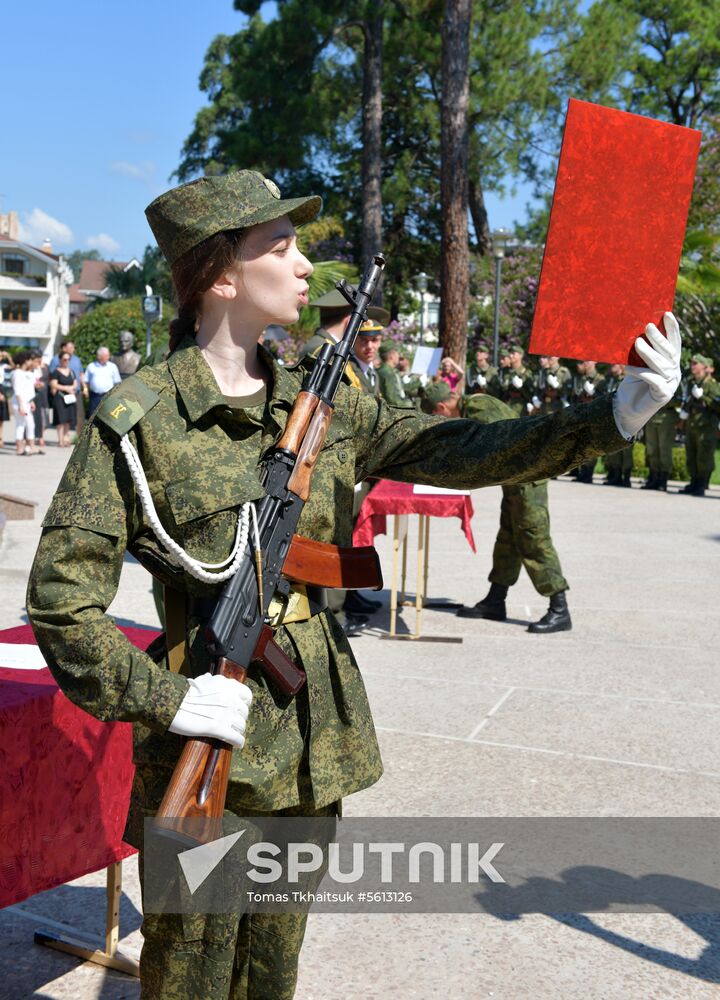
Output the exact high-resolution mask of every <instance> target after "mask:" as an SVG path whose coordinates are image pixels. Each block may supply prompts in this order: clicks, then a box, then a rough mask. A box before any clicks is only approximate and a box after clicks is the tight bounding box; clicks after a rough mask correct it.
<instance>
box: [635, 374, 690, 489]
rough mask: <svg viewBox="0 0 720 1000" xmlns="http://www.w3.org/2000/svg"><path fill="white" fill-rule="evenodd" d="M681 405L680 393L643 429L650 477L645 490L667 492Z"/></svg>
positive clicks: (643, 487) (646, 481)
mask: <svg viewBox="0 0 720 1000" xmlns="http://www.w3.org/2000/svg"><path fill="white" fill-rule="evenodd" d="M680 405H681V395H680V392H678V393H676V395H675V398H674V399H671V400H670V402H669V403H668V404H667V405H666V406H663V407H662V408H661V409H660V410H658V412H657V413H656V414H655V415H654V416H653V417H651V418H650V420H649V421H648V422H647V423H646V424H645V427H644V428H643V439H644V441H645V464H646V465H647V467H648V477H647V479H646V480H645V483H644V484H643V486H642V489H644V490H662V491H663V492H665V493H666V492H667V484H668V478H669V476H670V475H671V474H672V468H673V444H674V443H675V431H676V428H677V423H678V410H679V408H680Z"/></svg>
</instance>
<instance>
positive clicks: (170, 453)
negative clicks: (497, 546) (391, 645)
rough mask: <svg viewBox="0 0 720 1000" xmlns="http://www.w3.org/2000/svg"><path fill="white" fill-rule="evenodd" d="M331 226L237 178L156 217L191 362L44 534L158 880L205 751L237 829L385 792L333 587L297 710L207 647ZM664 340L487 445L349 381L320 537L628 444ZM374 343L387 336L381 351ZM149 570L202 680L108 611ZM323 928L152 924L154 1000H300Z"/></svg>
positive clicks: (327, 464) (72, 640)
mask: <svg viewBox="0 0 720 1000" xmlns="http://www.w3.org/2000/svg"><path fill="white" fill-rule="evenodd" d="M320 205H321V200H320V198H317V197H305V198H293V199H282V197H281V194H280V191H279V190H278V188H277V186H276V185H275V184H274V183H273V182H272V181H271V180H269V179H267V178H265V177H263V176H262V175H261V174H259V173H257V172H256V171H253V170H238V171H234V172H232V173H229V174H226V175H223V176H211V177H201V178H199V179H198V180H195V181H192V182H191V183H189V184H185V185H182V186H180V187H178V188H175V189H174V190H172V191H169V192H166V193H165V194H164V195H161V196H160V197H159V198H157V199H156V200H155V201H154V202H153V203H152V204H151V205H150V206H149V207H148V209H147V216H148V220H149V222H150V225H151V228H152V230H153V233H154V234H155V236H156V238H157V240H158V243H159V245H160V249H161V250H162V252H163V253H164V255H165V257H166V258H167V260H168V263H169V264H170V266H171V268H172V275H173V282H174V285H175V289H176V294H177V299H178V317H177V319H176V320H174V321H173V324H172V327H171V339H170V354H169V357H168V360H167V361H166V362H163V363H162V364H159V365H157V366H146V367H144V368H141V369H140V370H139V371H138V372H137V373H136V374H135V375H132V376H130V378H128V379H126V380H125V381H124V382H122V383H120V384H119V385H118V386H117V387H116V388H115V390H113V392H112V393H110V394H109V395H108V396H107V397H106V398H104V399H103V401H102V402H101V404H100V406H99V407H98V410H97V413H96V415H95V418H94V419H93V420H92V421H90V422H88V423H87V424H86V426H85V430H84V432H83V434H82V435H81V438H80V441H79V442H78V444H77V445H76V447H75V450H74V452H73V455H72V457H71V459H70V462H69V464H68V466H67V468H66V470H65V474H64V476H63V480H62V483H61V485H60V488H59V489H58V492H57V493H56V495H55V497H54V499H53V501H52V503H51V504H50V507H49V509H48V512H47V514H46V516H45V518H44V520H43V533H42V537H41V540H40V543H39V546H38V551H37V554H36V556H35V561H34V564H33V567H32V570H31V572H30V579H29V584H28V594H27V608H28V616H29V618H30V621H31V623H32V626H33V629H34V632H35V637H36V639H37V642H38V646H39V648H40V651H41V653H42V655H43V657H44V659H45V661H46V663H47V664H48V666H49V668H50V670H51V672H52V674H53V676H54V677H55V679H56V681H57V683H58V684H59V685H60V687H61V689H62V690H63V691H64V692H65V693H66V694H67V695H68V696H69V697H70V698H71V699H72V701H73V702H74V703H75V704H77V705H79V706H80V707H82V708H83V709H85V710H86V711H88V712H89V713H90V714H92V715H94V716H96V717H97V718H100V719H103V720H104V721H108V722H110V721H123V722H131V723H132V724H133V742H134V753H133V760H134V763H135V774H134V784H133V794H132V796H131V809H130V815H129V817H128V826H127V828H126V833H125V838H124V839H125V840H126V841H128V842H129V843H131V844H133V845H134V846H136V847H138V848H139V849H140V851H141V855H140V863H141V864H142V863H143V857H144V854H143V820H144V819H145V818H151V817H152V816H154V815H155V813H156V811H157V808H158V805H159V802H160V800H161V798H162V795H163V793H164V791H165V789H166V787H167V782H168V780H169V778H170V776H171V774H172V770H173V767H174V765H175V764H176V762H177V760H178V757H179V755H180V753H181V752H182V749H183V746H184V742H183V739H182V737H184V736H190V737H193V738H202V739H210V740H214V739H219V740H221V741H223V742H225V743H228V744H231V745H232V746H233V747H234V748H235V749H234V750H233V753H232V762H231V769H230V781H229V786H228V799H227V803H226V813H227V814H228V815H229V816H248V815H250V816H256V817H257V816H268V815H270V816H287V815H291V816H292V815H294V816H297V815H301V816H310V817H319V818H327V819H328V820H329V821H330V822H332V821H333V820H334V819H335V818H336V817H337V815H338V812H339V808H340V801H341V799H342V798H343V797H344V796H346V795H349V794H351V793H353V792H356V791H359V790H360V789H362V788H366V787H368V786H369V785H372V784H373V783H374V782H376V781H377V780H378V779H379V778H380V776H381V774H382V761H381V758H380V751H379V748H378V744H377V739H376V736H375V730H374V726H373V720H372V715H371V712H370V707H369V704H368V699H367V695H366V692H365V688H364V686H363V682H362V678H361V674H360V671H359V669H358V666H357V663H356V661H355V659H354V657H353V654H352V650H351V648H350V645H349V643H348V641H347V639H346V637H345V636H344V634H343V632H342V630H341V629H340V628H339V626H338V624H337V622H336V620H335V618H334V617H333V616H332V615H331V614H329V613H328V612H327V610H326V609H325V607H324V606H323V604H322V593H321V592H320V591H319V590H317V591H316V593H315V597H314V599H313V602H312V603H311V601H310V595H307V596H306V599H305V602H304V604H302V602H297V608H298V610H297V614H296V616H295V617H294V619H293V620H292V621H289V619H288V618H287V617H286V618H285V620H284V621H282V620H278V619H277V618H273V617H272V616H271V617H270V624H271V626H272V627H273V630H274V639H275V641H276V642H277V643H278V644H279V645H280V646H281V648H282V649H283V650H284V651H285V653H286V654H287V655H288V656H290V657H292V658H293V659H294V660H295V662H296V663H297V665H298V667H299V668H300V669H302V670H303V671H304V672H305V675H306V684H305V685H304V686H303V687H302V688H301V689H300V691H299V692H298V694H297V695H296V696H295V697H294V698H291V699H285V698H280V699H279V698H278V697H277V695H276V693H275V692H274V691H273V688H272V686H271V685H270V684H268V683H267V681H266V680H265V678H264V677H262V675H261V673H260V670H259V667H258V665H257V664H255V663H251V664H250V665H249V669H248V674H247V681H246V682H245V683H242V684H240V683H238V682H237V681H234V680H231V679H229V678H228V677H225V676H223V675H221V674H217V673H213V672H212V666H213V664H212V661H211V657H210V654H209V652H208V650H207V647H206V644H205V642H204V641H203V639H202V635H203V630H204V627H205V624H206V622H207V617H208V614H209V613H210V614H211V613H212V608H213V606H214V605H215V603H216V601H217V598H218V596H219V593H220V591H221V582H220V581H217V580H216V579H215V578H214V577H213V578H211V580H210V582H208V581H207V580H206V578H205V576H204V573H206V572H209V569H212V568H213V566H214V565H216V564H218V563H221V564H222V565H224V564H225V563H227V562H228V561H229V560H228V553H235V551H236V547H235V540H236V538H237V537H238V524H239V521H238V519H239V518H241V517H242V516H243V513H242V511H244V516H245V517H248V515H249V508H248V507H246V506H244V505H245V504H249V503H252V502H254V501H257V500H259V499H260V498H261V497H262V496H263V495H264V491H263V488H262V485H261V482H262V468H263V458H264V456H265V455H266V454H267V452H268V450H269V449H270V448H272V447H273V446H274V445H275V444H276V443H277V442H278V441H279V440H280V438H281V435H282V433H283V427H284V426H285V422H286V421H287V415H288V412H289V411H290V409H291V407H292V405H293V402H294V401H295V399H296V397H297V394H298V392H299V391H300V388H301V385H302V383H303V376H304V371H303V370H302V366H299V367H297V368H291V367H284V366H282V365H279V364H278V363H277V361H275V360H274V359H273V357H272V355H271V354H270V353H269V352H268V351H266V350H265V349H264V348H263V347H262V346H258V341H259V339H260V336H261V334H262V331H263V329H264V328H265V327H266V326H267V325H268V324H270V323H279V324H281V325H283V326H287V325H291V324H293V323H296V322H297V320H298V317H299V313H300V309H301V308H302V307H304V306H305V305H307V291H308V280H307V279H308V277H309V275H310V274H311V272H312V265H311V263H310V262H309V261H308V260H307V259H306V258H305V257H304V256H303V254H302V253H301V252H300V250H299V248H298V246H297V241H296V233H295V226H298V225H302V224H303V223H305V222H308V221H310V219H312V218H314V217H315V216H316V215H317V213H318V211H319V209H320ZM664 322H665V326H666V330H667V333H668V337H667V338H666V337H664V336H662V335H661V334H660V332H659V331H658V330H657V329H656V328H655V327H654V326H653V325H652V324H650V325H648V326H647V327H646V337H647V340H645V339H641V338H638V340H637V341H636V349H637V350H638V353H639V354H640V355H641V357H643V359H644V360H645V362H646V364H648V366H649V367H648V368H646V369H641V370H639V371H638V373H637V374H636V375H631V376H629V377H628V378H627V379H626V380H625V382H624V383H623V385H622V386H621V387H620V390H619V391H618V393H616V395H615V396H614V397H613V398H612V399H610V398H607V399H597V400H595V401H594V402H593V403H591V404H589V405H588V406H586V407H584V408H583V410H582V411H580V410H579V409H576V408H570V409H568V410H565V411H564V412H563V413H560V414H553V415H550V416H547V417H539V418H537V419H535V420H517V421H509V422H504V421H503V422H502V423H500V424H491V425H488V426H484V425H481V424H479V423H478V422H477V421H474V420H452V421H446V420H439V419H438V418H434V417H429V416H425V415H423V414H418V413H416V412H415V411H414V410H400V409H397V408H395V407H391V406H388V405H387V404H386V403H385V402H384V401H383V400H379V399H377V398H376V397H375V396H373V395H371V394H369V393H360V392H358V391H357V390H355V389H353V388H352V387H351V386H350V385H347V384H341V385H340V387H339V390H338V393H337V396H336V399H335V411H336V418H335V419H336V421H337V423H336V422H335V420H334V421H333V424H332V426H331V434H330V435H329V437H328V439H327V440H326V441H325V443H324V445H323V447H322V449H321V452H320V455H319V457H318V464H317V469H316V475H315V476H314V478H313V483H312V486H313V488H312V492H311V493H310V497H309V500H308V502H307V504H306V505H305V507H304V509H303V512H302V516H301V518H300V523H299V526H298V529H299V531H300V533H302V534H304V535H306V536H307V537H309V538H311V539H314V540H316V541H324V542H331V543H335V544H339V545H347V544H349V542H350V539H351V533H352V497H353V490H354V486H355V483H356V482H361V481H363V480H365V479H367V478H368V477H375V478H385V479H394V480H399V481H401V482H410V483H413V482H414V483H425V484H429V485H435V486H441V487H446V488H447V487H449V488H455V489H477V488H480V487H482V486H490V485H496V484H501V483H506V484H520V483H523V482H528V481H533V480H538V479H541V478H544V477H546V476H552V475H556V474H558V473H560V472H562V471H564V470H565V469H567V468H568V467H569V466H570V465H577V464H578V463H580V462H583V461H585V460H586V459H587V458H588V456H590V455H595V454H604V453H606V452H608V451H610V450H612V449H613V448H620V447H623V446H624V444H625V442H626V441H628V440H630V439H631V438H632V437H633V436H634V435H635V434H637V433H638V431H639V430H640V428H641V427H642V426H643V425H644V424H645V423H646V422H647V420H648V419H649V418H650V416H651V415H652V414H653V413H654V412H655V411H656V410H657V409H658V408H659V407H660V406H661V405H663V403H665V402H666V401H667V400H668V399H670V398H671V396H672V394H673V393H674V391H675V388H676V386H677V381H678V379H679V368H678V361H679V355H680V346H681V345H680V336H679V331H678V328H677V323H676V321H675V319H674V317H672V316H671V315H670V314H669V313H668V314H666V316H665V319H664ZM372 337H374V331H373V330H370V331H368V330H366V331H365V332H364V336H362V337H360V338H358V340H359V341H363V340H367V339H369V338H372ZM378 341H379V331H378ZM375 349H377V348H375ZM369 353H370V352H369V351H368V352H367V353H366V354H365V358H366V360H365V361H363V359H362V357H361V351H360V349H359V348H358V349H356V356H357V357H358V359H359V361H358V363H359V364H360V369H361V371H362V372H363V375H365V374H367V373H366V370H365V367H364V365H371V363H372V358H371V357H368V354H369ZM471 398H473V397H471ZM476 398H489V397H476ZM248 523H249V522H248V521H245V524H246V525H248ZM162 539H166V542H165V543H163V541H162ZM168 542H170V544H172V545H175V546H177V547H178V548H177V552H178V556H177V558H182V565H179V564H178V562H177V559H176V558H171V557H170V556H169V555H168V551H167V549H166V548H165V544H167V543H168ZM126 551H129V552H131V553H132V554H133V555H134V556H136V558H138V559H139V560H140V562H141V563H142V564H143V565H144V566H146V567H147V568H148V569H149V570H150V571H151V572H152V573H153V575H155V576H158V577H159V578H160V579H161V580H162V581H163V583H164V584H166V585H167V586H169V587H171V588H172V589H173V590H174V591H175V592H176V594H177V596H178V598H179V600H180V602H181V606H182V607H183V608H185V611H186V616H182V621H180V622H176V626H178V625H179V626H180V628H181V633H180V634H181V635H182V636H184V637H186V643H185V645H184V653H185V656H184V659H183V661H182V664H180V663H178V664H176V666H175V667H173V666H172V661H171V660H170V658H169V656H168V648H169V647H168V645H167V643H166V637H165V636H162V637H161V638H160V640H159V641H158V642H156V643H155V646H154V657H151V656H149V655H148V654H147V653H144V652H142V651H140V650H139V649H137V648H135V647H134V646H132V645H131V643H130V642H129V641H128V639H127V638H126V637H125V636H124V635H123V634H122V632H120V631H119V630H118V629H117V628H116V626H115V622H114V621H113V619H112V618H110V617H108V616H107V614H106V611H107V609H108V607H109V605H110V604H111V602H112V600H113V599H114V596H115V594H116V591H117V587H118V583H119V580H120V574H121V571H122V567H123V560H124V555H125V552H126ZM239 552H240V549H239V548H237V553H238V554H239ZM179 553H182V557H180V555H179ZM231 558H232V557H231ZM200 559H202V560H203V562H202V563H200V562H199V560H200ZM208 564H210V565H209V568H208ZM232 569H233V567H232V565H231V566H230V570H229V571H228V576H229V575H230V574H231V573H232ZM305 589H306V590H307V588H305ZM268 596H270V595H268ZM299 596H302V595H299ZM283 606H284V604H283ZM269 613H270V612H269ZM169 627H170V621H168V628H169ZM179 668H181V669H179ZM322 874H323V872H322V871H319V872H318V873H317V876H318V881H319V879H320V878H321V877H322ZM141 884H142V882H141ZM310 888H312V886H310ZM305 924H306V914H302V913H270V914H266V913H245V912H239V911H238V910H235V912H230V913H216V914H207V913H195V914H192V915H191V916H189V917H188V916H187V915H186V916H185V917H182V916H180V915H178V914H167V913H149V912H146V913H145V914H144V920H143V925H142V934H143V937H144V945H143V950H142V953H141V957H140V977H141V989H142V994H141V995H142V997H143V1000H155V998H158V997H183V996H193V997H202V998H203V1000H227V998H228V997H230V996H232V997H234V998H236V1000H241V998H244V1000H247V998H249V997H252V998H254V1000H291V998H292V997H293V996H294V993H295V984H296V978H297V963H298V957H299V953H300V949H301V946H302V941H303V936H304V933H305Z"/></svg>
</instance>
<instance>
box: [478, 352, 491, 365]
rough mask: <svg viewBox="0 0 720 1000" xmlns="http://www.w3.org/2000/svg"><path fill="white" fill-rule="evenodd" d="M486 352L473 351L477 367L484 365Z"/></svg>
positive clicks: (486, 356)
mask: <svg viewBox="0 0 720 1000" xmlns="http://www.w3.org/2000/svg"><path fill="white" fill-rule="evenodd" d="M487 359H488V352H487V351H475V360H476V361H477V363H478V364H479V365H484V364H486V363H487Z"/></svg>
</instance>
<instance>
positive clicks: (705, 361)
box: [690, 354, 713, 368]
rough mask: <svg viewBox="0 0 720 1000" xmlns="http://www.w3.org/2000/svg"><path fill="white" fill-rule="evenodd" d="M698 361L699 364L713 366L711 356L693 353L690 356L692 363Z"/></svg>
mask: <svg viewBox="0 0 720 1000" xmlns="http://www.w3.org/2000/svg"><path fill="white" fill-rule="evenodd" d="M693 362H697V363H698V364H699V365H705V367H706V368H712V364H713V362H712V358H709V357H708V356H707V355H706V354H693V356H692V357H691V358H690V364H692V363H693Z"/></svg>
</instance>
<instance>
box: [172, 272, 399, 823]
mask: <svg viewBox="0 0 720 1000" xmlns="http://www.w3.org/2000/svg"><path fill="white" fill-rule="evenodd" d="M384 266H385V259H384V257H383V256H382V255H381V254H376V255H375V257H374V258H373V261H372V263H371V264H370V266H369V267H368V269H367V271H366V272H365V275H364V276H363V279H362V281H361V282H360V285H359V287H358V288H354V287H353V286H352V285H350V284H348V282H346V281H340V282H338V284H337V286H336V287H337V288H338V290H339V291H340V292H341V293H342V294H343V295H344V296H345V298H346V299H347V301H348V302H349V304H350V305H351V306H352V312H351V314H350V320H349V322H348V325H347V327H346V329H345V334H344V336H343V338H342V340H340V341H339V342H338V343H337V344H330V343H328V344H325V345H324V346H323V347H322V349H321V350H320V353H319V354H318V357H317V360H316V362H315V365H314V366H313V368H312V369H311V370H310V371H309V372H308V373H307V375H306V376H305V379H304V381H303V384H302V387H301V389H300V392H299V393H298V395H297V398H296V399H295V402H294V404H293V408H292V410H291V412H290V414H289V416H288V420H287V424H286V426H285V430H284V432H283V434H282V437H281V438H280V440H279V441H278V443H277V445H276V446H275V447H274V449H273V450H272V451H271V452H270V454H269V456H268V457H267V460H266V461H265V465H264V478H263V489H264V496H263V497H262V499H261V500H260V501H259V502H258V504H257V518H258V530H259V536H260V553H261V555H260V557H259V558H258V557H257V553H256V552H255V551H253V549H254V546H253V545H251V542H250V539H251V537H252V533H250V537H249V538H248V545H247V548H246V551H245V556H244V558H243V561H242V563H241V564H240V567H239V569H238V571H237V573H236V574H235V575H234V576H233V577H231V579H230V580H228V582H227V583H226V584H225V585H224V587H223V589H222V591H221V593H220V596H219V597H218V599H217V604H216V605H215V609H214V611H213V612H212V615H211V617H210V620H209V622H208V625H207V629H206V634H205V638H206V642H207V648H208V651H209V653H210V655H211V658H212V663H213V667H212V670H213V673H220V674H224V675H225V676H226V677H231V678H233V679H235V680H237V681H244V680H245V678H246V676H247V670H248V667H249V666H250V664H251V663H257V664H259V665H260V667H261V668H262V670H263V671H264V672H265V674H266V676H267V677H268V678H269V679H270V681H271V682H272V683H273V684H275V685H276V686H277V688H279V690H280V691H281V692H282V693H283V694H284V695H286V696H292V695H295V694H297V692H298V691H299V690H300V688H301V687H302V686H303V684H304V683H305V674H304V672H303V671H302V670H300V669H299V668H298V667H297V666H296V664H295V663H294V662H293V661H292V660H291V659H290V658H289V657H288V656H286V654H285V653H284V652H283V650H282V649H281V648H280V647H279V646H278V645H277V644H276V643H275V642H274V640H273V637H272V629H271V627H270V625H269V624H268V621H267V612H268V606H269V604H270V601H271V600H272V598H273V597H274V596H280V597H281V598H282V597H283V596H285V597H287V595H288V594H289V592H290V589H291V583H292V582H296V583H305V584H312V585H315V586H321V587H342V588H345V589H357V588H360V587H379V586H381V585H382V576H381V574H380V567H379V563H378V559H377V554H376V553H375V551H374V549H372V548H371V547H368V548H365V549H343V548H340V547H338V546H335V545H329V544H325V543H321V542H314V541H312V540H311V539H307V538H302V537H300V536H298V535H296V534H295V530H296V528H297V524H298V521H299V520H300V515H301V513H302V511H303V508H304V506H305V503H306V502H307V499H308V497H309V495H310V482H311V478H312V474H313V470H314V468H315V465H316V463H317V460H318V456H319V454H320V451H321V449H322V447H323V443H324V441H325V438H326V436H327V432H328V428H329V426H330V421H331V419H332V415H333V409H334V399H335V395H336V393H337V389H338V386H339V385H340V381H341V379H342V377H343V373H344V371H345V366H346V364H347V362H348V359H349V357H350V354H351V352H352V349H353V346H354V344H355V338H356V337H357V334H358V330H359V329H360V326H361V324H362V323H363V322H364V320H365V319H366V316H367V308H368V306H369V305H370V303H371V301H372V299H373V296H374V294H375V290H376V288H377V285H378V281H379V279H380V276H381V274H382V271H383V268H384ZM251 711H252V708H251ZM232 750H233V748H232V746H230V744H228V743H224V742H222V741H221V740H216V739H210V738H188V739H187V740H186V743H185V746H184V748H183V750H182V753H181V755H180V758H179V760H178V763H177V765H176V766H175V770H174V771H173V775H172V778H171V779H170V783H169V785H168V787H167V790H166V792H165V795H164V797H163V800H162V802H161V804H160V808H159V810H158V813H157V815H156V817H155V827H156V829H157V830H158V832H163V833H167V834H169V835H170V836H174V837H177V838H179V839H182V840H188V841H195V842H206V841H209V840H213V839H215V838H216V837H217V836H219V835H220V834H219V831H220V822H221V820H222V816H223V811H224V808H225V797H226V794H227V784H228V779H229V775H230V761H231V756H232Z"/></svg>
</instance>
